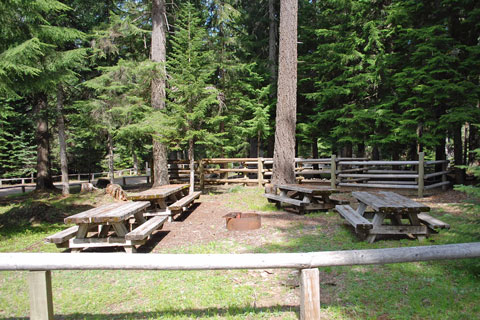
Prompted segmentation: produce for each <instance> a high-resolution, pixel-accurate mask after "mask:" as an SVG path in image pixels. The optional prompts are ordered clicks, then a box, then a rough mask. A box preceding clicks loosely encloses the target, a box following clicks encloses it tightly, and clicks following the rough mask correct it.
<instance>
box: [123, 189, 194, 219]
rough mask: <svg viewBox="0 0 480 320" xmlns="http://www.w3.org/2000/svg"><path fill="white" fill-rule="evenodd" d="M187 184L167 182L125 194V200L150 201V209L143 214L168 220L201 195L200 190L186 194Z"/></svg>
mask: <svg viewBox="0 0 480 320" xmlns="http://www.w3.org/2000/svg"><path fill="white" fill-rule="evenodd" d="M188 188H189V185H188V184H169V185H164V186H159V187H155V188H151V189H148V190H145V191H142V192H138V193H131V194H128V195H127V200H132V201H150V203H151V209H152V210H151V211H149V212H147V213H146V214H145V216H147V217H150V216H166V217H168V220H169V221H172V218H173V217H174V216H175V215H176V214H179V213H182V212H183V210H185V209H186V208H188V206H189V205H190V204H192V203H193V202H194V201H195V199H198V198H199V197H200V195H201V192H200V191H197V192H193V193H192V194H188Z"/></svg>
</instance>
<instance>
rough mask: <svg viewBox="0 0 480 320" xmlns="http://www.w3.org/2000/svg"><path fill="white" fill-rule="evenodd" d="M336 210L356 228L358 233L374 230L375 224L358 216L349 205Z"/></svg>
mask: <svg viewBox="0 0 480 320" xmlns="http://www.w3.org/2000/svg"><path fill="white" fill-rule="evenodd" d="M335 210H337V212H338V213H340V215H341V216H342V217H344V218H345V220H347V221H348V222H349V223H350V224H351V225H352V226H353V227H354V228H355V231H356V232H357V233H358V232H359V231H365V230H369V229H372V228H373V224H372V223H371V222H370V221H368V220H367V219H365V218H364V217H362V216H361V215H360V214H358V213H357V212H356V211H355V210H354V209H353V208H352V207H350V206H349V205H338V206H335Z"/></svg>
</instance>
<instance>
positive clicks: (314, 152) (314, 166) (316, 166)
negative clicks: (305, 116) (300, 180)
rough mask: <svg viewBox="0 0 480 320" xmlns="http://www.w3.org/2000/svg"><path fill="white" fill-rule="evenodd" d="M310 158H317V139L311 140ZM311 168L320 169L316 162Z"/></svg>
mask: <svg viewBox="0 0 480 320" xmlns="http://www.w3.org/2000/svg"><path fill="white" fill-rule="evenodd" d="M312 158H313V159H318V141H317V139H313V142H312ZM313 169H314V170H318V169H320V167H319V165H318V163H315V164H314V165H313Z"/></svg>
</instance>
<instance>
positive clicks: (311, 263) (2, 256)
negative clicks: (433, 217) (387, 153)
mask: <svg viewBox="0 0 480 320" xmlns="http://www.w3.org/2000/svg"><path fill="white" fill-rule="evenodd" d="M478 257H480V243H479V242H474V243H461V244H448V245H435V246H420V247H403V248H386V249H369V250H344V251H324V252H309V253H267V254H138V255H136V256H135V259H127V257H126V255H125V254H123V253H82V254H76V255H68V254H64V253H0V271H29V276H28V277H27V279H28V280H27V281H28V284H29V295H30V318H31V319H34V320H37V319H38V320H44V319H45V320H50V319H53V318H54V308H53V298H52V296H53V294H52V293H53V292H52V290H53V289H52V280H51V278H52V273H51V271H52V270H233V269H297V270H298V271H299V278H300V319H318V318H319V314H320V285H319V284H320V276H319V271H318V268H319V267H333V266H354V265H372V264H389V263H403V262H418V261H432V260H448V259H465V258H478Z"/></svg>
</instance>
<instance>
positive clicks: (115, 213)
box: [64, 201, 150, 224]
mask: <svg viewBox="0 0 480 320" xmlns="http://www.w3.org/2000/svg"><path fill="white" fill-rule="evenodd" d="M148 206H150V202H148V201H136V202H115V203H111V204H107V205H103V206H100V207H98V208H93V209H90V210H87V211H84V212H81V213H77V214H75V215H73V216H70V217H67V218H65V219H64V221H65V223H66V224H70V223H75V224H81V223H112V222H120V221H124V220H126V219H127V218H128V217H130V216H133V215H134V214H135V213H137V212H140V211H142V210H145V209H146V208H147V207H148Z"/></svg>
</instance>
